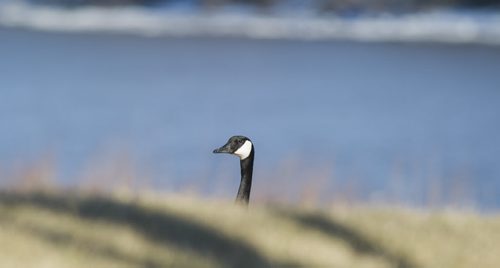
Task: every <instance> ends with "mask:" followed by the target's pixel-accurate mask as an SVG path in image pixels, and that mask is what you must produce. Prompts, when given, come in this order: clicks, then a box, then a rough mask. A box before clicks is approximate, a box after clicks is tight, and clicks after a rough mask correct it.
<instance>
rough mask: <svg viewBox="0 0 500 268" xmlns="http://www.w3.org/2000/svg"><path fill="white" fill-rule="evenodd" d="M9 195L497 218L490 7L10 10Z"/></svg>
mask: <svg viewBox="0 0 500 268" xmlns="http://www.w3.org/2000/svg"><path fill="white" fill-rule="evenodd" d="M0 93H1V94H0V184H1V187H3V188H6V189H7V188H39V187H49V188H50V187H52V188H62V189H66V188H67V189H72V188H83V189H97V190H111V191H127V192H135V191H140V190H155V191H160V192H167V193H184V192H189V193H195V194H196V195H201V196H205V197H213V198H223V199H232V198H234V196H235V194H236V189H237V187H238V184H239V165H238V161H237V159H236V158H234V157H229V156H227V157H225V156H214V155H213V154H212V150H213V149H214V148H216V147H218V146H221V145H223V144H224V143H225V142H226V140H227V139H228V138H229V137H230V136H232V135H236V134H242V135H246V136H248V137H250V138H251V139H252V140H253V141H254V144H255V147H256V160H255V161H256V162H255V172H254V185H253V189H252V201H255V202H280V203H285V204H292V205H293V204H309V205H311V206H315V207H322V206H327V205H330V204H332V203H335V202H348V203H350V202H353V203H358V202H360V203H376V204H379V203H381V204H384V203H391V204H401V205H404V206H411V207H419V208H434V207H440V208H441V207H450V206H451V207H459V208H474V209H477V210H481V211H495V210H498V209H499V208H500V158H499V157H498V156H499V155H500V125H499V123H498V120H499V118H500V2H499V1H496V0H434V1H433V0H406V1H395V0H378V1H368V0H338V1H333V0H332V1H330V0H315V1H314V0H311V1H305V0H290V1H285V0H239V1H238V0H234V1H232V0H186V1H181V0H100V1H97V0H46V1H44V0H31V1H28V0H26V1H21V0H18V1H16V0H1V1H0Z"/></svg>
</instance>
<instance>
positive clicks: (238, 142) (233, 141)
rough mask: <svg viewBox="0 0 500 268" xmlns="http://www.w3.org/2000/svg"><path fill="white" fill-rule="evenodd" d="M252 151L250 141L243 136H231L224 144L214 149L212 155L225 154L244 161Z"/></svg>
mask: <svg viewBox="0 0 500 268" xmlns="http://www.w3.org/2000/svg"><path fill="white" fill-rule="evenodd" d="M252 151H253V144H252V141H251V140H250V139H249V138H247V137H245V136H232V137H231V138H229V140H228V141H227V143H226V144H224V145H223V146H222V147H220V148H218V149H215V150H214V154H219V153H227V154H232V155H236V156H238V157H239V158H240V160H245V159H246V158H248V157H249V156H250V154H251V153H252Z"/></svg>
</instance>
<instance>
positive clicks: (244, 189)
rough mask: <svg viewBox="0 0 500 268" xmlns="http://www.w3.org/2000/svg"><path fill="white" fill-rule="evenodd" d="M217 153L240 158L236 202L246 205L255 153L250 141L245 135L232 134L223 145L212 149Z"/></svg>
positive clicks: (248, 197)
mask: <svg viewBox="0 0 500 268" xmlns="http://www.w3.org/2000/svg"><path fill="white" fill-rule="evenodd" d="M218 153H228V154H234V155H236V156H238V157H239V158H240V168H241V182H240V188H239V189H238V195H237V196H236V202H237V203H242V204H244V205H248V201H249V199H250V188H251V187H252V172H253V158H254V155H255V150H254V148H253V144H252V141H251V140H250V139H249V138H247V137H245V136H232V137H231V138H229V140H228V141H227V143H226V144H225V145H224V146H222V147H220V148H219V149H215V150H214V154H218Z"/></svg>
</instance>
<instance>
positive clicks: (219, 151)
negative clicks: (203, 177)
mask: <svg viewBox="0 0 500 268" xmlns="http://www.w3.org/2000/svg"><path fill="white" fill-rule="evenodd" d="M213 153H214V154H222V153H228V154H229V153H231V150H230V149H229V144H225V145H224V146H222V147H220V148H218V149H215V150H214V152H213Z"/></svg>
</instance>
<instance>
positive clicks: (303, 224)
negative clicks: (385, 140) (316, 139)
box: [0, 193, 500, 268]
mask: <svg viewBox="0 0 500 268" xmlns="http://www.w3.org/2000/svg"><path fill="white" fill-rule="evenodd" d="M0 230H1V232H0V267H51V268H52V267H54V268H57V267H166V266H169V267H172V266H173V267H266V266H275V267H276V266H304V267H311V266H323V267H325V266H326V267H497V266H498V263H500V256H498V255H497V253H498V252H500V217H498V216H484V215H476V214H474V213H450V212H439V213H431V212H418V211H409V210H405V209H387V208H385V209H384V208H352V207H350V208H347V207H336V208H334V209H332V210H331V211H313V210H304V209H301V210H299V209H292V208H283V207H275V206H263V205H252V206H251V207H250V208H249V209H248V210H247V209H243V208H241V207H236V206H235V205H234V204H232V203H227V202H224V201H220V200H200V199H197V198H194V197H186V196H155V195H151V194H145V195H141V197H140V198H131V197H123V196H122V197H118V196H115V197H103V196H95V195H85V194H81V193H79V194H70V193H64V194H61V193H58V194H54V193H52V194H41V193H23V194H21V193H1V194H0Z"/></svg>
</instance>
